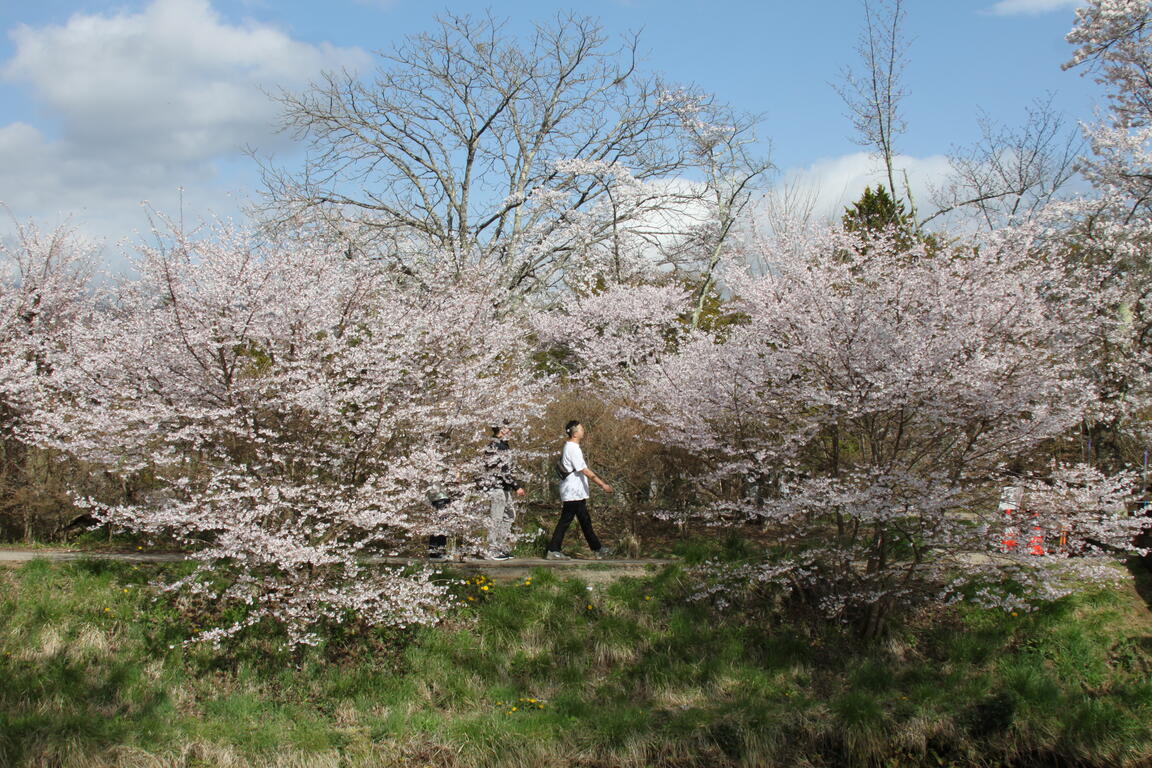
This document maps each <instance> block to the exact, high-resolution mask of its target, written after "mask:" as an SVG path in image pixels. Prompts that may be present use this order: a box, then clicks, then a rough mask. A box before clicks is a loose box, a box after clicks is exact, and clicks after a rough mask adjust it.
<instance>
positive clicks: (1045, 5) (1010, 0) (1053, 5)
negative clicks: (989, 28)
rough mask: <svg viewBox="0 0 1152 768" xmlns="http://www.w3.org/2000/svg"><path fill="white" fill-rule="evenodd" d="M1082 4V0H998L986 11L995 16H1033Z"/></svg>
mask: <svg viewBox="0 0 1152 768" xmlns="http://www.w3.org/2000/svg"><path fill="white" fill-rule="evenodd" d="M1083 4H1084V0H1000V2H998V3H996V4H995V5H993V6H992V7H991V8H989V9H988V12H989V13H992V14H995V15H996V16H1021V15H1027V16H1035V15H1037V14H1041V13H1050V12H1052V11H1062V10H1064V9H1066V8H1075V7H1076V6H1078V5H1083Z"/></svg>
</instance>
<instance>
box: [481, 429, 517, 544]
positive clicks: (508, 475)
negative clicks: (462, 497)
mask: <svg viewBox="0 0 1152 768" xmlns="http://www.w3.org/2000/svg"><path fill="white" fill-rule="evenodd" d="M511 436H512V430H511V429H510V428H509V427H508V425H507V424H494V425H493V426H492V440H491V442H489V443H488V447H487V448H485V449H484V454H485V455H484V469H485V475H484V477H483V479H482V480H481V488H482V489H483V490H484V491H485V492H486V493H487V494H488V550H487V551H486V552H485V553H484V556H485V557H487V558H488V559H490V560H508V559H509V558H511V557H512V555H511V554H509V552H510V550H511V549H512V541H513V539H512V525H513V523H515V522H516V507H515V506H514V505H513V503H512V499H513V496H523V495H524V486H523V485H521V484H520V481H519V480H517V479H516V465H515V464H514V463H513V461H512V454H511V448H510V446H509V445H508V438H509V437H511Z"/></svg>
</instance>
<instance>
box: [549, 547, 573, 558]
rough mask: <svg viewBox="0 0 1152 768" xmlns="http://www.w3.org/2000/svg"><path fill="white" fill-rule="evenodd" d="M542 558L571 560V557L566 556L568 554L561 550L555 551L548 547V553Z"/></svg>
mask: <svg viewBox="0 0 1152 768" xmlns="http://www.w3.org/2000/svg"><path fill="white" fill-rule="evenodd" d="M544 559H545V560H571V559H572V558H570V557H568V555H566V554H564V553H563V552H557V551H555V550H551V549H550V550H548V554H546V555H544Z"/></svg>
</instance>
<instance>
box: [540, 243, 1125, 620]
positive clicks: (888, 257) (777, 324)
mask: <svg viewBox="0 0 1152 768" xmlns="http://www.w3.org/2000/svg"><path fill="white" fill-rule="evenodd" d="M1032 244H1033V237H1032V234H1031V233H1030V232H1029V231H1028V230H1004V231H1000V232H997V233H994V234H991V235H988V236H986V237H983V238H982V239H980V240H978V241H972V242H968V243H964V244H958V245H955V246H953V247H951V248H941V247H940V246H939V245H934V246H933V247H932V248H928V247H927V246H926V245H924V244H923V243H919V242H911V243H910V242H909V241H908V239H907V238H906V237H902V234H901V233H900V232H894V231H882V232H879V233H877V232H871V231H867V230H864V231H859V232H855V233H853V232H844V231H827V232H815V233H814V232H809V233H807V234H806V235H805V236H802V237H801V236H798V235H785V236H782V237H780V238H779V239H777V240H774V241H771V242H765V243H763V244H762V245H761V247H762V250H763V252H764V256H763V260H764V262H765V263H766V264H767V265H768V268H767V270H766V273H765V274H763V275H761V276H753V275H749V274H746V273H739V272H733V273H729V274H728V276H727V281H728V285H729V286H730V287H731V291H732V294H733V299H732V306H731V310H732V312H733V313H734V314H735V315H738V316H741V317H743V321H742V322H738V323H736V324H732V325H728V326H726V327H723V328H721V329H719V330H718V331H717V332H715V333H702V332H699V331H695V330H691V329H689V328H687V327H686V326H685V324H683V323H682V322H681V321H680V320H679V319H678V318H677V315H676V314H675V313H674V312H673V311H663V310H662V307H673V306H675V302H676V297H675V296H672V295H671V294H666V295H662V296H657V295H653V294H652V290H653V289H645V290H644V291H636V290H629V289H619V290H616V291H613V292H610V293H608V294H605V295H602V296H598V297H595V299H594V300H590V301H586V302H583V303H581V304H580V305H578V306H577V307H576V311H575V312H573V313H572V316H571V317H570V318H568V320H567V322H566V323H558V322H557V321H552V322H553V323H555V325H553V326H549V325H547V324H545V327H544V331H543V333H544V336H545V338H549V332H550V330H554V329H557V328H565V327H566V329H567V332H568V334H569V339H571V338H573V337H574V338H576V339H577V341H576V342H572V341H568V342H567V343H568V345H569V347H570V349H571V351H572V354H573V355H574V356H575V357H577V358H579V359H580V360H582V361H583V363H584V365H586V366H587V373H588V374H589V375H594V376H597V377H599V378H600V380H601V383H602V384H603V385H604V386H608V387H611V388H612V390H613V394H614V396H615V398H616V400H617V402H619V403H620V404H621V405H622V406H623V410H624V411H625V412H627V413H628V414H630V415H633V416H636V417H638V418H640V419H642V420H643V421H645V422H646V423H648V424H650V425H651V426H653V427H654V428H655V429H656V431H657V433H658V435H659V439H660V440H661V441H663V442H665V443H667V444H670V445H673V446H675V447H677V448H679V449H681V450H683V451H685V452H687V453H688V455H691V456H693V457H694V458H695V459H697V460H698V463H699V471H698V473H697V475H696V487H697V491H698V493H699V496H700V500H701V503H700V506H699V507H698V508H697V509H695V510H692V512H693V513H695V514H697V515H699V516H702V517H703V518H704V519H707V520H710V521H712V522H713V523H716V524H721V525H723V524H736V523H739V524H744V523H747V522H749V521H757V522H759V523H761V524H762V525H763V526H764V527H765V529H766V531H767V532H768V533H769V535H770V537H771V538H772V540H773V542H774V544H773V546H772V548H771V554H770V555H769V556H768V559H767V560H766V561H765V562H764V563H763V564H762V565H760V566H757V567H756V568H754V569H752V571H751V572H750V573H745V574H744V576H743V578H745V579H748V578H751V579H753V580H754V581H755V582H758V583H764V584H771V585H775V586H776V587H778V588H780V589H783V590H786V591H790V592H792V593H793V594H796V595H799V596H802V597H803V598H804V599H806V600H809V601H810V602H812V603H813V604H816V605H818V606H819V607H820V608H821V609H823V610H824V611H825V612H826V613H827V614H828V615H831V616H835V617H838V618H841V619H843V620H845V621H849V622H851V623H852V624H854V625H855V626H856V627H857V629H858V630H859V631H860V632H861V633H862V634H863V635H865V636H875V635H876V634H878V633H880V632H881V631H883V629H884V626H885V622H886V620H887V619H888V617H890V616H891V615H892V613H893V612H894V611H896V610H898V609H899V608H900V607H902V606H904V605H906V604H908V603H912V602H916V601H918V600H924V599H932V598H940V597H942V596H953V597H954V596H956V595H958V594H960V592H961V591H962V589H961V587H960V584H961V583H971V582H980V583H987V582H989V581H990V583H992V584H996V583H997V582H998V580H999V576H1002V575H1003V574H1004V573H1006V572H1008V573H1013V574H1015V573H1016V572H1020V573H1027V574H1029V575H1030V578H1031V582H1029V581H1028V580H1025V579H1023V577H1020V578H1017V579H1016V580H1015V581H1016V583H1017V584H1021V585H1024V586H1021V589H1025V587H1026V586H1027V584H1029V583H1032V584H1033V586H1035V585H1036V584H1042V585H1044V590H1040V589H1039V588H1036V589H1032V590H1031V592H1030V593H1029V594H1041V593H1042V592H1043V593H1044V594H1051V593H1053V592H1055V591H1057V587H1056V586H1055V585H1057V584H1058V583H1060V582H1059V581H1058V580H1059V578H1060V574H1061V573H1065V574H1066V573H1067V572H1068V571H1076V572H1077V573H1079V574H1080V575H1085V574H1087V575H1090V576H1103V575H1106V574H1107V573H1108V569H1106V568H1102V567H1100V566H1099V564H1098V563H1097V562H1096V561H1094V560H1093V559H1091V558H1088V559H1079V560H1069V559H1067V558H1063V557H1059V556H1058V555H1057V554H1056V553H1055V550H1051V551H1049V550H1048V549H1045V554H1043V555H1036V554H1033V553H1031V552H1024V551H1019V550H1008V551H1005V550H1004V549H1003V548H1002V547H1001V539H1002V533H1003V530H1004V525H1005V521H1004V520H1003V519H1002V517H999V516H998V514H999V513H998V512H997V504H996V500H997V498H998V495H999V489H1000V487H1001V486H1003V485H1005V484H1007V483H1009V482H1011V478H1012V477H1014V476H1016V475H1017V474H1018V473H1020V472H1027V473H1029V476H1031V473H1033V472H1041V473H1043V470H1045V467H1046V465H1045V463H1044V462H1043V461H1040V460H1039V456H1042V455H1044V454H1043V451H1042V449H1043V448H1044V446H1045V445H1048V444H1051V443H1052V442H1053V441H1058V440H1060V438H1062V437H1063V436H1064V435H1066V434H1067V433H1068V431H1069V429H1070V428H1072V427H1074V426H1075V425H1076V423H1077V421H1078V419H1080V418H1081V416H1082V414H1083V413H1084V412H1085V409H1087V408H1089V407H1090V406H1091V404H1092V401H1093V390H1092V388H1091V386H1090V385H1089V383H1088V381H1087V380H1086V379H1085V378H1084V377H1083V375H1082V373H1081V371H1080V369H1079V368H1078V367H1077V364H1076V356H1075V354H1073V353H1074V351H1075V348H1076V345H1077V343H1078V338H1077V333H1076V329H1077V328H1078V326H1079V324H1080V323H1081V322H1082V321H1084V320H1085V317H1084V312H1085V309H1084V308H1085V307H1086V306H1087V304H1086V303H1085V301H1083V300H1082V299H1083V297H1081V296H1080V295H1079V294H1080V292H1081V291H1082V289H1081V287H1080V283H1079V282H1078V281H1077V280H1076V277H1075V276H1074V275H1069V274H1068V273H1067V272H1066V271H1065V269H1064V267H1063V265H1059V264H1055V265H1053V264H1049V263H1046V262H1045V260H1043V259H1038V258H1037V257H1036V255H1035V253H1034V252H1033V249H1032V247H1031V246H1032ZM573 324H576V326H577V332H576V333H574V334H573V330H574V328H573ZM630 339H635V342H634V343H629V340H630ZM1081 481H1082V482H1081V487H1082V497H1078V498H1077V500H1076V502H1075V503H1074V504H1068V505H1064V506H1060V507H1059V509H1060V514H1061V515H1063V516H1065V517H1062V518H1061V519H1062V520H1065V519H1066V521H1068V524H1069V525H1070V526H1071V529H1072V530H1076V531H1081V532H1088V531H1091V535H1087V534H1086V533H1085V535H1084V539H1083V542H1082V543H1083V548H1082V550H1083V551H1085V552H1095V551H1098V550H1099V548H1101V547H1107V546H1114V547H1126V546H1128V541H1129V540H1130V537H1131V535H1132V534H1133V532H1134V531H1135V530H1136V529H1137V528H1138V527H1139V523H1137V522H1133V521H1130V520H1128V519H1127V518H1126V517H1119V516H1117V515H1116V514H1115V511H1114V510H1113V509H1112V508H1110V507H1109V506H1108V505H1107V504H1105V503H1102V502H1101V501H1100V500H1101V499H1103V498H1104V497H1106V496H1107V497H1109V499H1111V498H1112V497H1114V496H1115V495H1116V492H1115V489H1114V488H1113V487H1112V486H1108V487H1107V488H1105V487H1104V486H1106V485H1107V483H1106V482H1105V481H1104V480H1103V479H1100V478H1096V477H1095V476H1093V477H1091V478H1089V477H1088V476H1086V475H1085V476H1083V477H1081ZM1109 494H1111V496H1109ZM1093 499H1095V500H1096V501H1093ZM1044 514H1045V515H1047V514H1048V511H1047V508H1045V512H1044ZM1045 526H1046V527H1045V536H1048V535H1055V533H1056V529H1055V528H1054V527H1052V526H1049V525H1048V521H1047V519H1045ZM1025 591H1026V592H1027V591H1028V590H1025ZM1013 594H1014V593H1012V592H1011V590H1006V591H1003V592H1002V594H1000V596H999V597H998V598H996V599H997V600H999V601H1000V603H1001V604H1004V605H1016V604H1017V602H1016V601H1017V600H1026V598H1020V597H1018V596H1017V597H1014V596H1013ZM982 597H983V598H984V599H992V591H988V590H986V591H985V592H984V593H982Z"/></svg>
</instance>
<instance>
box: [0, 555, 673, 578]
mask: <svg viewBox="0 0 1152 768" xmlns="http://www.w3.org/2000/svg"><path fill="white" fill-rule="evenodd" d="M37 559H43V560H56V561H67V560H81V559H89V560H120V561H123V562H128V563H175V562H179V561H181V560H185V559H187V557H186V555H183V554H181V553H165V552H84V551H80V550H64V549H0V566H10V567H19V566H20V565H22V564H24V563H27V562H29V561H31V560H37ZM366 562H368V563H371V564H377V565H387V566H401V567H402V566H408V565H421V564H427V565H429V566H432V567H434V568H437V569H442V570H451V571H461V572H464V573H484V574H486V575H488V576H489V577H490V578H492V579H493V580H495V581H516V580H518V579H522V578H524V577H525V576H528V575H529V574H531V573H532V572H533V571H535V570H536V569H537V568H547V569H549V570H552V571H555V572H557V575H561V576H563V575H569V576H575V575H579V577H580V578H581V579H584V580H585V581H590V582H605V581H612V580H614V579H618V578H621V577H623V576H641V575H643V574H644V571H645V570H646V569H649V568H660V567H661V566H664V565H667V564H669V563H672V562H675V561H673V560H646V559H627V558H624V559H613V560H583V559H578V558H573V559H571V560H545V559H543V558H540V557H517V558H512V559H511V560H483V559H480V558H472V557H466V558H464V559H463V560H424V559H421V558H407V557H370V558H367V560H366Z"/></svg>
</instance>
